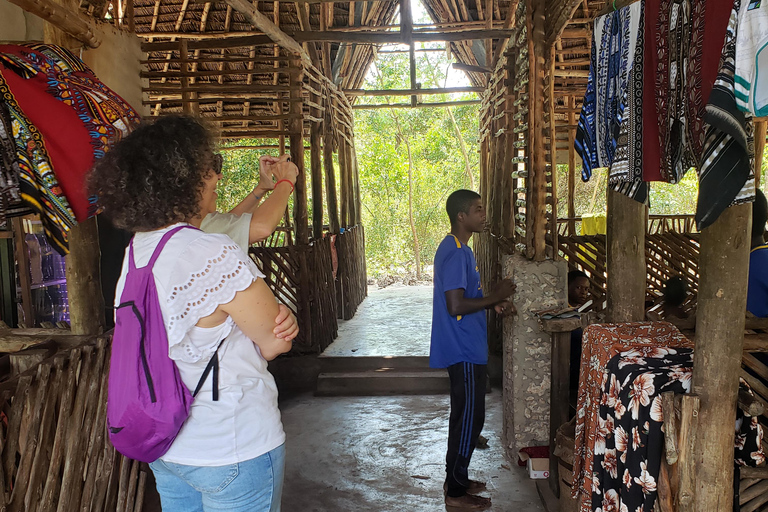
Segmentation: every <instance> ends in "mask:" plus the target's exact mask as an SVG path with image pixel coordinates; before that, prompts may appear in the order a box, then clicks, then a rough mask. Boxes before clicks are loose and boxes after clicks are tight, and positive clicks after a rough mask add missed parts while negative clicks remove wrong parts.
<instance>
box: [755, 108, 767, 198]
mask: <svg viewBox="0 0 768 512" xmlns="http://www.w3.org/2000/svg"><path fill="white" fill-rule="evenodd" d="M766 127H768V122H766V121H758V122H756V123H755V187H757V188H760V184H761V183H762V182H763V152H764V151H765V137H766Z"/></svg>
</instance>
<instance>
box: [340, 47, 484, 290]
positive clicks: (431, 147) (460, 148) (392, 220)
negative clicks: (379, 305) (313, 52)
mask: <svg viewBox="0 0 768 512" xmlns="http://www.w3.org/2000/svg"><path fill="white" fill-rule="evenodd" d="M417 59H418V61H417V69H418V80H419V82H420V83H421V87H422V88H425V89H426V88H435V87H445V84H446V80H448V81H450V80H455V76H451V77H449V76H448V71H449V69H450V68H449V66H450V63H451V61H450V59H449V58H448V56H447V55H445V54H444V53H438V52H430V53H429V54H428V53H417ZM408 76H409V74H408V55H407V54H396V53H389V54H380V55H379V58H378V60H377V61H376V63H375V64H374V67H373V68H372V71H371V72H370V73H369V76H368V78H367V82H366V84H365V85H364V88H366V89H407V88H410V83H409V79H408ZM452 85H453V84H452ZM458 99H475V97H474V96H472V95H450V96H449V95H436V96H429V97H426V96H425V97H423V98H422V101H424V102H427V101H430V102H437V101H451V100H458ZM405 101H408V98H407V97H406V98H403V97H379V98H373V99H365V102H366V103H402V102H405ZM478 119H479V106H478V105H462V106H458V107H452V108H451V109H450V110H448V109H447V108H417V109H378V110H356V111H355V130H356V148H357V155H358V166H359V170H360V185H361V195H362V203H363V223H364V224H365V227H366V258H367V261H368V269H369V273H370V274H371V275H372V276H373V277H376V276H378V275H381V274H386V273H394V274H401V273H406V272H412V271H413V272H418V273H420V271H421V268H422V266H423V265H430V264H431V263H432V259H433V257H434V253H435V251H436V250H437V246H438V244H439V243H440V242H441V241H442V239H443V238H444V237H445V234H446V233H447V232H448V230H449V229H450V226H449V224H448V218H447V216H446V214H445V200H446V198H447V197H448V194H450V193H451V192H452V191H454V190H456V189H458V188H474V181H475V179H474V177H475V176H476V175H477V174H478V172H479V157H478V153H477V151H476V150H475V151H472V150H471V148H477V147H478V146H479V141H478ZM467 148H470V149H467Z"/></svg>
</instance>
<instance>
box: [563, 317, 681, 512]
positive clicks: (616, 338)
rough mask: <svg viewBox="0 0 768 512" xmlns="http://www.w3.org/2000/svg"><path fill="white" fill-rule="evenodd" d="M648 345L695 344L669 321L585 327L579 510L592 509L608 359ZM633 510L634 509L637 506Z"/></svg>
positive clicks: (576, 475)
mask: <svg viewBox="0 0 768 512" xmlns="http://www.w3.org/2000/svg"><path fill="white" fill-rule="evenodd" d="M647 348H667V349H678V348H693V343H692V342H691V341H690V340H689V339H688V338H686V337H685V336H683V334H682V333H680V331H679V330H678V329H677V327H675V326H674V325H672V324H670V323H668V322H633V323H625V324H605V325H590V326H589V327H587V328H586V329H584V337H583V339H582V352H581V374H580V376H579V393H578V401H577V410H576V432H575V439H574V453H573V480H574V481H573V484H574V485H573V488H572V495H573V497H574V498H579V499H580V510H581V511H582V512H588V511H589V510H591V505H592V501H591V496H592V467H593V463H594V460H595V444H596V442H597V433H598V430H599V413H600V403H601V396H602V390H603V388H604V385H605V383H606V382H607V381H608V372H607V368H606V367H607V365H608V362H609V361H610V360H611V359H612V358H613V357H614V356H616V355H618V354H620V353H621V352H625V351H628V350H631V349H647ZM632 512H635V511H634V510H633V511H632Z"/></svg>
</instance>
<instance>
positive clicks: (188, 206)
mask: <svg viewBox="0 0 768 512" xmlns="http://www.w3.org/2000/svg"><path fill="white" fill-rule="evenodd" d="M213 155H214V139H213V136H212V135H211V133H210V132H209V131H208V129H207V128H206V127H205V126H204V125H203V124H202V123H201V122H200V120H198V119H196V118H193V117H189V116H182V115H168V116H163V117H158V118H155V119H147V120H145V121H143V122H142V123H141V124H140V125H139V126H138V127H137V128H136V129H135V130H134V131H133V132H132V133H131V134H130V135H128V136H127V137H126V138H124V139H123V140H122V141H120V142H119V143H118V144H116V145H115V146H114V147H113V148H112V149H111V150H110V151H109V152H108V153H107V154H106V155H105V156H104V157H103V158H102V159H101V160H99V161H98V162H97V163H96V166H95V167H94V169H93V170H92V171H91V173H90V175H89V176H88V188H89V191H90V193H91V194H94V195H96V196H97V198H98V199H97V200H98V204H99V206H100V207H101V208H103V213H104V215H105V216H107V217H108V218H109V219H110V220H111V221H112V222H113V223H114V224H115V226H117V227H120V228H122V229H127V230H129V231H152V230H155V229H159V228H162V227H164V226H168V225H171V224H175V223H177V222H187V221H189V220H190V219H192V218H194V217H195V216H197V215H198V214H199V213H200V204H199V203H200V201H201V198H202V191H203V185H204V182H203V180H204V179H205V178H206V177H208V175H209V174H210V173H211V172H213V171H212V167H213Z"/></svg>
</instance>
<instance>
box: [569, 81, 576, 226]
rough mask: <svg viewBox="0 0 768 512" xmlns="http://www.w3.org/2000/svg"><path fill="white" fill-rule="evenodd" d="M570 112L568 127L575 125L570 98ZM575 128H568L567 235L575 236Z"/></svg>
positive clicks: (572, 102)
mask: <svg viewBox="0 0 768 512" xmlns="http://www.w3.org/2000/svg"><path fill="white" fill-rule="evenodd" d="M569 103H570V111H569V112H568V125H569V126H573V125H575V124H576V113H575V110H576V97H575V96H571V97H570V101H569ZM575 144H576V128H568V218H569V219H571V220H569V221H568V234H569V235H570V236H575V235H576V221H575V220H573V219H574V217H576V205H575V197H576V148H575Z"/></svg>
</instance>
